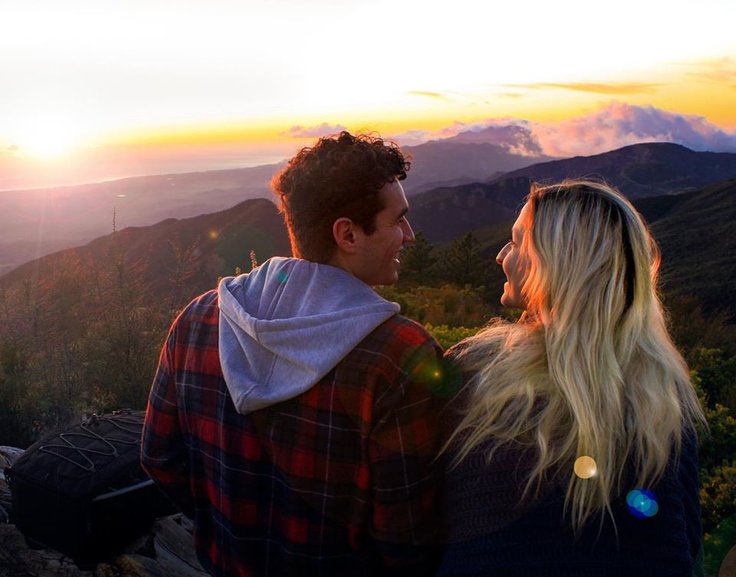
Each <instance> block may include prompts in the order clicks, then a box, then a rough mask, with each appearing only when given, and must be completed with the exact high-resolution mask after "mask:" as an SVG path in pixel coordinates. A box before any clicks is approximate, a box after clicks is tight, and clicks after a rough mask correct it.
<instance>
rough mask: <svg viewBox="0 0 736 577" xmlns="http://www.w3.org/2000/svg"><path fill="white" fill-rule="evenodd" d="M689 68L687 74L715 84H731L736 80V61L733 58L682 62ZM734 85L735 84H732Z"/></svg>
mask: <svg viewBox="0 0 736 577" xmlns="http://www.w3.org/2000/svg"><path fill="white" fill-rule="evenodd" d="M682 66H684V67H685V68H686V69H687V70H686V72H685V74H686V75H687V76H690V77H692V78H696V79H698V80H706V81H708V82H713V83H715V84H721V85H724V84H729V83H733V82H734V81H736V61H734V60H732V59H731V58H728V57H726V58H718V59H713V60H702V61H700V62H696V63H690V62H688V63H685V64H682ZM731 87H734V84H731Z"/></svg>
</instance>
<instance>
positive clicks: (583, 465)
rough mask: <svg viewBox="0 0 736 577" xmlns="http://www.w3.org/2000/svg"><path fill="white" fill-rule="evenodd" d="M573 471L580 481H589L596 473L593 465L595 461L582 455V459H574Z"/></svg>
mask: <svg viewBox="0 0 736 577" xmlns="http://www.w3.org/2000/svg"><path fill="white" fill-rule="evenodd" d="M573 471H575V474H576V475H577V476H578V477H580V478H581V479H590V478H591V477H593V476H595V474H596V473H597V472H598V467H597V465H596V464H595V459H593V457H588V456H587V455H583V456H582V457H578V458H577V459H575V464H574V465H573Z"/></svg>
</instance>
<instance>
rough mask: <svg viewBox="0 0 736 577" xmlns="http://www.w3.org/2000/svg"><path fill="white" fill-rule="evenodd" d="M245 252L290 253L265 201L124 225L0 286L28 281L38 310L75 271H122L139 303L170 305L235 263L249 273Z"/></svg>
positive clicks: (90, 276) (94, 274) (79, 303)
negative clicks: (140, 298) (149, 223)
mask: <svg viewBox="0 0 736 577" xmlns="http://www.w3.org/2000/svg"><path fill="white" fill-rule="evenodd" d="M251 250H252V251H255V256H256V258H257V259H258V260H259V261H260V262H262V261H263V260H265V259H267V258H269V257H270V256H273V255H289V254H291V250H290V247H289V240H288V235H287V234H286V229H285V227H284V223H283V219H282V216H281V215H280V214H279V213H278V211H277V210H276V206H275V205H274V204H273V203H272V202H270V201H268V200H265V199H255V200H247V201H245V202H242V203H240V204H238V205H236V206H234V207H233V208H230V209H228V210H224V211H220V212H215V213H211V214H205V215H201V216H197V217H192V218H187V219H173V218H170V219H167V220H164V221H161V222H159V223H157V224H155V225H152V226H147V227H128V228H125V229H123V230H120V231H117V232H115V233H112V234H108V235H106V236H103V237H100V238H97V239H95V240H94V241H92V242H90V243H88V244H86V245H84V246H81V247H77V248H71V249H66V250H63V251H60V252H57V253H54V254H50V255H47V256H44V257H41V258H40V259H38V260H34V261H31V262H28V263H26V264H24V265H22V266H20V267H18V268H16V269H15V270H13V271H11V272H10V273H8V274H6V275H5V276H3V277H0V289H4V290H5V291H7V292H8V293H9V294H10V293H13V292H18V291H19V290H20V287H23V286H30V287H31V288H30V289H29V294H28V299H29V300H30V301H32V302H34V303H36V305H37V307H38V310H40V311H44V310H46V307H47V306H48V305H50V304H51V302H53V300H54V296H55V294H56V293H58V291H59V290H61V289H62V288H64V286H63V283H62V286H61V287H59V279H63V278H70V277H74V276H75V275H80V276H82V279H78V280H77V281H76V282H79V280H83V279H85V278H86V280H87V281H88V282H93V281H94V282H100V279H101V278H103V279H105V280H106V281H110V278H109V277H110V276H111V275H112V276H114V275H115V274H118V273H119V272H120V271H124V273H125V280H126V281H129V282H135V283H136V284H137V285H138V287H139V289H140V288H143V290H144V292H145V294H144V295H142V296H143V297H144V301H149V302H150V299H153V300H154V301H159V300H166V301H167V302H170V303H171V305H172V307H173V308H175V307H177V306H181V305H182V304H183V303H184V301H186V300H188V299H189V298H191V297H192V296H193V295H194V294H197V293H198V292H201V291H203V290H206V289H208V288H212V287H213V286H214V283H215V282H216V280H217V278H218V277H220V276H225V275H227V274H233V271H234V270H235V267H240V268H242V269H243V270H249V269H250V266H251V263H250V257H249V253H250V251H251ZM113 280H114V279H113ZM92 290H93V287H91V286H84V287H79V295H78V296H79V298H78V299H75V300H74V301H73V302H72V303H70V306H72V307H82V308H86V307H89V306H92V305H91V303H92V302H94V301H95V300H96V299H90V302H84V298H83V296H84V294H85V292H86V291H92ZM66 312H67V313H69V312H73V311H66ZM51 320H52V319H51V317H49V318H48V319H47V321H49V322H51ZM52 325H53V323H52Z"/></svg>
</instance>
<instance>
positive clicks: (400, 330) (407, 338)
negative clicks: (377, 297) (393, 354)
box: [369, 314, 437, 346]
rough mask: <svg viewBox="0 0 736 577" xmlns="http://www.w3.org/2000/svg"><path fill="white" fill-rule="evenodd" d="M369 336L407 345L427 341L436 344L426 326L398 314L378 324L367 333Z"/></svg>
mask: <svg viewBox="0 0 736 577" xmlns="http://www.w3.org/2000/svg"><path fill="white" fill-rule="evenodd" d="M370 337H373V338H376V339H380V340H385V339H390V340H392V341H394V342H397V343H406V344H408V345H418V344H422V343H427V344H429V345H432V346H435V345H436V344H437V341H436V340H435V338H434V337H433V336H432V335H431V334H430V333H429V331H427V329H426V328H424V327H423V326H422V325H420V324H419V323H418V322H416V321H413V320H412V319H409V318H407V317H405V316H403V315H398V314H397V315H393V316H392V317H390V318H389V319H387V320H386V321H384V322H383V323H381V324H380V325H378V326H377V327H376V328H375V329H374V331H373V332H372V333H371V334H370V335H369V338H370Z"/></svg>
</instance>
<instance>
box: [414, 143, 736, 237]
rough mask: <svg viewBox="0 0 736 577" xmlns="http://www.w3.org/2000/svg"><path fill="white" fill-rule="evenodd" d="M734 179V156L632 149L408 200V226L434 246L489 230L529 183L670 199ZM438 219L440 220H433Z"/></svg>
mask: <svg viewBox="0 0 736 577" xmlns="http://www.w3.org/2000/svg"><path fill="white" fill-rule="evenodd" d="M734 177H736V154H735V153H714V152H694V151H692V150H690V149H688V148H685V147H683V146H680V145H678V144H668V143H650V144H634V145H631V146H626V147H624V148H620V149H618V150H613V151H611V152H607V153H605V154H597V155H595V156H578V157H574V158H568V159H564V160H555V161H551V162H543V163H539V164H534V165H532V166H528V167H525V168H522V169H519V170H515V171H513V172H509V173H507V174H504V175H503V176H500V177H498V178H496V179H494V180H492V181H491V182H475V183H471V184H463V185H460V186H444V187H439V188H436V189H433V190H429V191H427V192H425V193H423V194H421V195H419V196H417V197H415V198H414V199H413V200H412V204H411V219H412V223H413V224H414V225H415V226H416V227H417V228H418V229H421V230H423V231H424V233H425V234H426V235H427V237H428V238H429V239H430V240H431V241H433V242H439V243H442V242H448V241H450V240H452V239H453V238H455V237H457V236H458V235H459V234H462V233H463V232H464V231H468V230H476V229H481V228H486V227H492V226H494V225H496V224H498V223H499V222H505V221H507V220H509V219H511V217H512V216H513V215H514V214H516V213H517V212H518V210H519V208H520V206H521V203H522V201H523V199H524V197H525V196H526V194H527V193H528V192H529V187H530V185H531V183H532V182H538V183H542V184H545V183H553V182H559V181H561V180H564V179H565V178H594V179H598V180H604V181H605V182H608V183H609V184H611V185H613V186H615V187H617V188H618V189H619V190H621V191H622V192H623V193H624V194H626V195H627V196H628V197H629V198H632V199H636V198H641V197H647V196H657V195H664V194H674V193H679V192H683V191H687V190H693V189H695V188H700V187H703V186H705V185H708V184H710V183H713V182H718V181H721V180H726V179H729V178H734ZM436 214H442V215H443V218H442V219H436V218H435V215H436Z"/></svg>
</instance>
